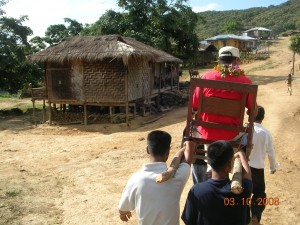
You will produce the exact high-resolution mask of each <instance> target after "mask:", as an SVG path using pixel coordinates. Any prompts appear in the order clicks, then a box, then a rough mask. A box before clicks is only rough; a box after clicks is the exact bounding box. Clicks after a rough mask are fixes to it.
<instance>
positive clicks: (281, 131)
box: [0, 38, 300, 225]
mask: <svg viewBox="0 0 300 225" xmlns="http://www.w3.org/2000/svg"><path fill="white" fill-rule="evenodd" d="M288 44H289V39H288V38H282V39H280V40H278V43H275V44H274V45H272V46H271V48H270V50H271V57H270V59H268V60H267V61H261V62H256V63H251V64H248V65H243V66H242V68H244V69H245V70H246V74H248V75H249V77H250V78H251V79H252V80H253V83H256V84H259V91H258V103H259V104H261V105H263V106H264V107H265V110H266V118H265V120H264V122H263V124H264V126H265V127H267V128H268V129H269V130H270V131H271V133H272V135H273V138H274V144H275V150H276V156H277V161H279V162H280V164H281V168H280V170H278V171H277V172H276V173H275V174H274V175H270V174H269V173H266V187H267V190H266V191H267V195H268V197H270V198H278V199H279V205H272V206H267V207H266V210H265V213H264V214H263V218H262V221H261V223H262V224H264V225H291V224H293V225H295V224H300V205H299V199H300V185H299V184H300V180H299V177H300V172H299V160H300V153H299V151H300V139H299V137H300V83H299V81H300V79H299V77H300V71H299V69H298V68H297V69H296V71H295V75H294V77H293V78H294V82H293V95H292V96H289V95H288V94H287V92H286V91H287V87H286V84H285V82H284V80H285V79H286V76H287V74H288V73H289V71H290V70H291V66H292V63H291V59H292V52H290V51H289V50H288V47H287V46H288ZM299 58H300V56H299V55H297V56H296V60H297V61H296V65H299V64H300V60H299ZM6 106H7V105H6V103H4V102H2V103H0V108H4V107H6ZM185 119H186V108H185V107H182V108H178V109H175V110H173V111H171V112H166V114H165V115H164V117H162V118H161V119H159V120H157V121H155V122H153V123H149V124H146V125H142V120H141V118H140V119H137V120H136V121H132V122H131V124H130V126H127V125H125V124H98V125H88V126H87V128H85V127H84V126H82V125H72V126H61V127H59V126H51V127H50V126H49V125H47V124H41V125H38V126H37V127H35V126H33V125H32V123H31V121H30V118H27V117H11V118H6V119H2V120H1V121H0V157H1V162H0V174H1V177H0V224H1V225H2V224H3V225H4V224H9V225H10V224H11V225H12V224H22V225H27V224H28V225H46V224H72V225H96V224H97V225H119V224H123V223H122V222H121V221H120V220H119V218H118V211H117V205H118V201H119V198H120V195H121V192H122V190H123V187H124V185H125V184H126V182H127V179H128V177H129V176H130V174H131V173H132V172H134V171H136V170H137V169H139V168H140V166H141V164H142V163H144V162H147V155H146V152H145V147H146V141H145V140H144V138H146V135H147V133H148V132H149V131H151V130H154V129H162V130H166V131H168V132H170V133H171V135H172V137H173V139H172V154H173V153H175V152H176V151H177V150H178V149H179V146H180V141H181V133H182V129H183V128H184V126H185ZM266 165H267V166H268V165H269V164H268V162H266ZM191 186H192V179H191V178H190V180H189V181H188V184H187V186H186V187H185V189H184V193H183V195H182V198H181V209H182V208H183V206H184V202H185V199H186V195H187V192H188V190H189V188H190V187H191ZM126 224H137V220H136V215H135V214H133V218H132V219H131V221H130V222H128V223H126ZM181 224H183V223H182V222H181Z"/></svg>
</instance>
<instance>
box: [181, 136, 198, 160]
mask: <svg viewBox="0 0 300 225" xmlns="http://www.w3.org/2000/svg"><path fill="white" fill-rule="evenodd" d="M184 146H185V150H184V158H183V160H182V162H185V163H187V164H189V165H191V164H192V161H193V155H194V151H195V147H196V144H195V142H193V141H186V142H184Z"/></svg>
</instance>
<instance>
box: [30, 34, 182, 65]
mask: <svg viewBox="0 0 300 225" xmlns="http://www.w3.org/2000/svg"><path fill="white" fill-rule="evenodd" d="M132 57H133V58H144V59H145V58H147V59H150V60H151V61H154V62H178V63H180V62H182V60H180V59H178V58H176V57H174V56H172V55H170V54H168V53H166V52H164V51H161V50H158V49H156V48H153V47H151V46H149V45H146V44H144V43H142V42H139V41H137V40H135V39H133V38H128V37H122V36H119V35H104V36H76V37H68V38H65V39H64V40H63V41H62V42H61V43H59V44H57V45H55V46H52V47H49V48H47V49H46V50H43V51H40V52H38V53H35V54H33V55H31V56H30V57H29V58H28V59H29V61H31V62H60V63H63V62H66V61H73V60H80V61H87V62H94V61H99V60H100V61H101V60H103V59H105V58H118V59H122V60H123V62H124V64H128V60H129V59H130V58H132Z"/></svg>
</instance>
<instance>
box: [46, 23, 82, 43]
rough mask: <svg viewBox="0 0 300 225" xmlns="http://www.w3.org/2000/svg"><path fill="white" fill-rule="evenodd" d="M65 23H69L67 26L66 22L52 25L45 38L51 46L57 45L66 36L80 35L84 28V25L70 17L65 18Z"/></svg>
mask: <svg viewBox="0 0 300 225" xmlns="http://www.w3.org/2000/svg"><path fill="white" fill-rule="evenodd" d="M64 21H65V23H67V24H69V25H68V26H65V25H64V24H55V25H50V26H49V27H48V28H47V30H46V32H45V37H44V38H43V39H44V41H45V42H46V43H48V44H49V45H50V46H53V45H56V44H58V43H60V42H61V40H62V39H63V38H65V37H71V36H76V35H79V34H80V32H81V31H82V30H83V25H82V24H81V23H79V22H77V21H76V20H72V19H70V18H64Z"/></svg>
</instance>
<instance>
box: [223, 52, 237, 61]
mask: <svg viewBox="0 0 300 225" xmlns="http://www.w3.org/2000/svg"><path fill="white" fill-rule="evenodd" d="M222 54H224V56H222ZM236 58H237V57H235V56H233V55H232V53H231V52H229V51H225V52H222V53H221V56H220V57H219V61H220V63H221V64H231V63H232V62H233V61H234V60H235V59H236Z"/></svg>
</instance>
